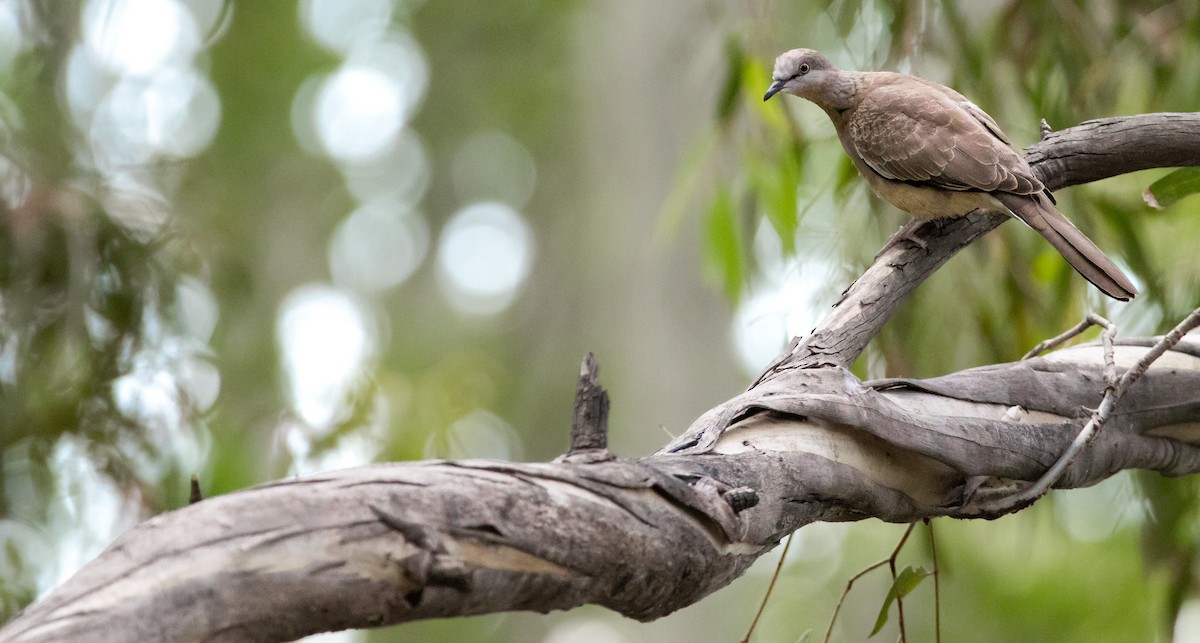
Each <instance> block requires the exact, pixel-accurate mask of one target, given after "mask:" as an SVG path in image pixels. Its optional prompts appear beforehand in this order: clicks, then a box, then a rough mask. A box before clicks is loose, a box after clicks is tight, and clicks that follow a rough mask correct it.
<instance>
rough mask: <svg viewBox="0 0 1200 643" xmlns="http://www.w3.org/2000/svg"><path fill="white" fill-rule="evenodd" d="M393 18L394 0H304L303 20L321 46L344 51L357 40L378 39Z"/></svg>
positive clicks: (301, 6) (301, 17)
mask: <svg viewBox="0 0 1200 643" xmlns="http://www.w3.org/2000/svg"><path fill="white" fill-rule="evenodd" d="M391 20H392V1H391V0H304V1H303V2H301V3H300V22H301V24H303V25H304V28H305V29H307V30H308V32H309V33H310V34H312V36H313V39H314V40H316V41H317V42H318V43H320V45H321V46H322V47H325V48H326V49H329V50H332V51H335V52H345V51H346V50H347V49H349V48H350V47H352V46H353V45H354V44H355V43H358V42H361V41H363V40H375V39H378V38H379V37H380V36H381V35H383V33H384V31H385V30H386V29H387V27H388V23H390V22H391Z"/></svg>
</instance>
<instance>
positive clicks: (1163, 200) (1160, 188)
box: [1142, 167, 1200, 210]
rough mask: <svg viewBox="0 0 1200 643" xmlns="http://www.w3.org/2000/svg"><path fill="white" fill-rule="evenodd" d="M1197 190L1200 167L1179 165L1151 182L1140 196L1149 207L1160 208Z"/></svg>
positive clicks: (1172, 203)
mask: <svg viewBox="0 0 1200 643" xmlns="http://www.w3.org/2000/svg"><path fill="white" fill-rule="evenodd" d="M1197 192H1200V167H1181V168H1179V169H1178V170H1175V171H1174V172H1171V173H1170V174H1168V175H1166V176H1164V177H1162V178H1161V179H1159V180H1157V181H1155V182H1154V183H1151V184H1150V187H1148V188H1146V191H1145V192H1143V193H1142V198H1143V199H1145V200H1146V203H1147V204H1148V205H1149V206H1150V207H1152V208H1154V209H1155V210H1162V209H1164V208H1168V207H1170V206H1172V205H1174V204H1175V202H1176V201H1178V200H1180V199H1182V198H1184V197H1186V196H1189V195H1192V194H1195V193H1197Z"/></svg>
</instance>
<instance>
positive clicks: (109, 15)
mask: <svg viewBox="0 0 1200 643" xmlns="http://www.w3.org/2000/svg"><path fill="white" fill-rule="evenodd" d="M82 28H83V41H84V43H85V45H86V46H87V47H88V49H89V50H90V51H91V52H92V55H93V56H95V57H96V59H97V60H99V61H100V62H101V63H102V64H103V65H104V67H105V68H107V69H108V70H109V71H111V72H112V73H114V74H117V75H122V76H123V75H134V76H145V75H149V74H151V73H153V72H155V71H157V70H158V69H159V68H161V67H164V66H166V65H167V64H169V63H170V62H171V61H172V60H184V61H186V60H190V59H191V57H192V56H193V55H195V53H196V51H197V50H198V49H199V47H200V37H199V34H198V33H197V29H196V23H195V20H194V19H193V18H192V14H191V13H190V12H188V10H187V9H185V8H184V7H183V6H182V5H180V4H179V3H178V2H177V1H176V0H91V1H90V2H88V3H87V5H86V6H85V7H84V9H83V24H82Z"/></svg>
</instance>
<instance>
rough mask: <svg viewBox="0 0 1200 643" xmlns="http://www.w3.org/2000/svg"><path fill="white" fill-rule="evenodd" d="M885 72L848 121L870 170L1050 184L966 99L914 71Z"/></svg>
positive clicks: (972, 183) (981, 182) (1019, 188)
mask: <svg viewBox="0 0 1200 643" xmlns="http://www.w3.org/2000/svg"><path fill="white" fill-rule="evenodd" d="M887 78H888V82H884V83H876V84H874V86H872V87H871V88H870V89H869V90H868V91H867V92H865V95H864V96H863V97H862V102H861V103H860V104H859V106H858V109H856V110H855V111H854V114H853V115H851V116H850V118H849V119H848V122H847V124H846V125H847V131H848V134H849V139H850V142H851V143H852V144H853V145H854V149H855V151H857V152H858V155H859V157H860V158H862V160H863V161H864V162H865V163H866V164H867V165H869V166H870V167H871V169H873V170H875V171H876V172H878V173H879V174H880V175H881V176H883V177H884V178H888V179H892V180H894V181H906V182H910V183H918V184H923V185H928V186H930V187H938V188H942V189H944V190H978V191H981V192H995V191H1004V192H1012V193H1014V194H1033V193H1034V192H1040V191H1042V190H1043V189H1045V188H1044V187H1043V186H1042V184H1041V182H1040V181H1038V180H1037V179H1036V178H1034V176H1033V172H1032V171H1031V170H1030V169H1029V165H1028V164H1027V163H1026V162H1025V159H1024V158H1022V157H1021V155H1020V154H1018V153H1017V152H1016V150H1014V149H1012V147H1010V146H1009V145H1008V144H1007V143H1006V142H1005V141H1004V140H1003V139H1002V138H999V137H998V136H997V135H996V134H995V133H993V131H992V129H993V128H994V129H995V130H996V131H999V127H996V125H995V121H992V120H991V118H990V117H989V118H987V119H986V121H983V120H981V119H979V118H978V117H976V116H975V115H974V114H973V113H972V111H971V110H970V109H969V108H968V107H967V106H968V105H970V106H971V107H974V105H971V103H969V102H968V101H966V99H962V100H961V101H959V100H956V99H955V97H953V96H951V95H948V94H947V93H945V92H943V91H939V88H938V87H937V86H933V84H932V83H929V84H927V83H925V82H922V81H920V80H918V79H916V78H912V77H909V76H901V75H898V74H897V75H892V74H889V75H888V77H887ZM959 98H961V97H959ZM974 110H975V111H976V112H978V113H980V114H983V111H982V110H980V109H979V108H977V107H974ZM984 116H986V114H984Z"/></svg>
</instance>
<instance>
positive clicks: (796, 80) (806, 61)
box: [763, 49, 838, 102]
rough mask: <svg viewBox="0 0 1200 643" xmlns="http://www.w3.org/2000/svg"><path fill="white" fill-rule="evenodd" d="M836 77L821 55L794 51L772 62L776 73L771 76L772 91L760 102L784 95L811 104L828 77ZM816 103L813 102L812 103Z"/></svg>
mask: <svg viewBox="0 0 1200 643" xmlns="http://www.w3.org/2000/svg"><path fill="white" fill-rule="evenodd" d="M837 73H838V68H837V67H834V66H833V63H831V62H829V59H828V58H826V57H825V56H824V55H822V54H821V52H819V51H816V50H813V49H793V50H791V51H786V52H784V53H782V54H780V55H779V57H778V58H776V59H775V72H774V73H773V74H771V88H770V89H768V90H767V94H766V95H765V96H763V100H767V99H768V98H770V97H772V96H774V95H775V94H778V93H779V92H787V93H788V94H793V95H795V96H799V97H801V98H807V99H809V100H813V99H814V98H815V97H817V96H818V95H819V94H820V93H821V92H823V91H825V88H826V86H827V85H828V83H829V81H830V77H831V76H833V75H836V74H837ZM814 102H816V101H814Z"/></svg>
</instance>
